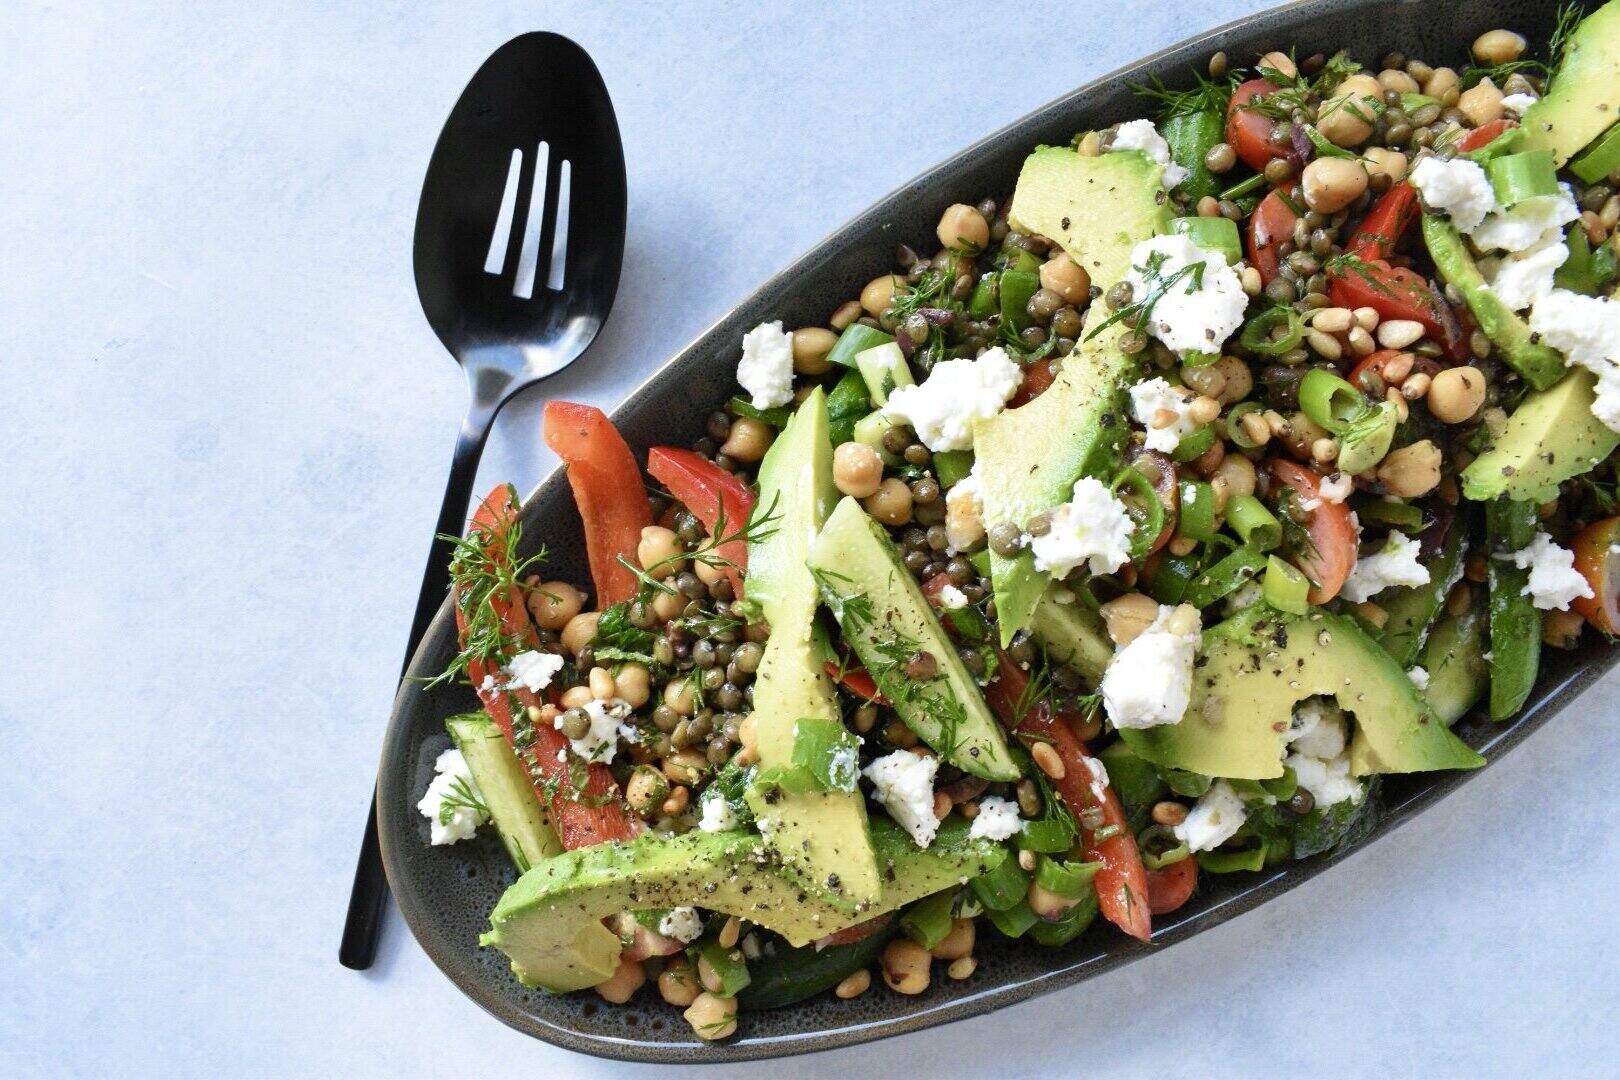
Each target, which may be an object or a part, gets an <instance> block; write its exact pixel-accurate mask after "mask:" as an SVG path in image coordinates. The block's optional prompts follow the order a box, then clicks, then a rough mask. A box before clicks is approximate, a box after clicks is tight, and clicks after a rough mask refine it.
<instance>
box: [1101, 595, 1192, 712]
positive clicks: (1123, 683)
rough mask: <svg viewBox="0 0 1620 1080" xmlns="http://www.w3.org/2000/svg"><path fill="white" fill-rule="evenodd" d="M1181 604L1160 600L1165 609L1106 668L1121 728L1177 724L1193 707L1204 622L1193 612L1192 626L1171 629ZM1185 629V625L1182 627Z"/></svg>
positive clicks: (1111, 707) (1107, 689) (1111, 706)
mask: <svg viewBox="0 0 1620 1080" xmlns="http://www.w3.org/2000/svg"><path fill="white" fill-rule="evenodd" d="M1179 610H1180V609H1178V608H1174V607H1171V606H1170V605H1169V604H1161V605H1159V614H1158V616H1157V617H1156V618H1155V619H1154V620H1153V622H1152V623H1151V624H1150V625H1149V626H1148V628H1147V629H1146V630H1144V631H1142V632H1141V633H1140V634H1138V635H1137V636H1136V637H1135V638H1134V639H1133V640H1132V641H1131V642H1130V644H1128V645H1126V646H1125V647H1124V648H1123V649H1121V650H1119V652H1117V653H1115V654H1114V658H1113V660H1111V661H1110V662H1109V664H1108V670H1107V671H1105V672H1104V673H1103V680H1102V696H1103V705H1104V707H1105V708H1106V709H1107V710H1108V719H1110V720H1112V721H1113V723H1114V726H1115V727H1116V728H1147V727H1156V726H1158V725H1159V724H1174V723H1178V722H1180V720H1181V717H1182V714H1183V713H1185V712H1186V711H1187V702H1188V700H1189V699H1190V698H1191V696H1192V678H1193V658H1194V657H1195V656H1196V654H1197V652H1198V642H1199V622H1198V618H1197V613H1196V611H1194V609H1192V608H1188V609H1186V610H1187V611H1190V612H1193V616H1192V619H1191V623H1192V628H1191V629H1190V630H1188V631H1186V632H1184V633H1176V632H1174V631H1173V630H1172V629H1171V626H1170V623H1171V620H1172V618H1174V619H1175V620H1176V621H1178V622H1179V621H1185V619H1186V617H1185V616H1184V615H1177V612H1178V611H1179ZM1178 629H1179V628H1178Z"/></svg>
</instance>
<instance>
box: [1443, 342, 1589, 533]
mask: <svg viewBox="0 0 1620 1080" xmlns="http://www.w3.org/2000/svg"><path fill="white" fill-rule="evenodd" d="M1596 383H1597V377H1596V376H1594V375H1593V374H1592V373H1591V372H1589V371H1587V370H1585V369H1584V368H1575V369H1572V370H1571V371H1570V372H1569V373H1568V374H1567V375H1565V376H1564V378H1563V380H1562V381H1561V382H1559V383H1558V384H1557V385H1555V386H1553V387H1552V388H1551V389H1548V390H1539V391H1532V392H1531V393H1529V394H1526V395H1525V398H1524V400H1523V401H1522V402H1520V403H1519V407H1518V408H1517V409H1515V410H1513V415H1512V416H1509V417H1508V422H1507V428H1506V429H1505V430H1503V432H1502V434H1501V435H1499V436H1497V437H1496V438H1495V439H1493V440H1492V441H1491V445H1490V448H1489V449H1487V450H1486V451H1485V452H1484V453H1483V454H1481V455H1479V457H1477V458H1475V459H1474V460H1473V461H1472V462H1470V463H1469V465H1468V467H1467V468H1466V469H1464V470H1463V471H1462V481H1463V494H1464V495H1465V496H1466V497H1468V498H1469V499H1472V500H1474V501H1475V502H1485V501H1487V500H1490V499H1494V498H1496V497H1497V496H1499V495H1505V496H1507V497H1508V498H1510V499H1515V500H1519V501H1524V502H1537V503H1542V502H1546V501H1547V500H1548V499H1551V498H1553V497H1555V496H1556V495H1557V494H1558V485H1559V484H1561V483H1563V482H1564V481H1565V480H1568V479H1569V478H1570V477H1572V476H1579V475H1581V474H1582V473H1584V472H1586V471H1588V470H1589V469H1591V468H1592V467H1593V466H1594V465H1596V464H1597V463H1598V462H1600V461H1602V460H1603V459H1604V458H1606V457H1608V456H1609V452H1610V451H1611V450H1613V449H1614V448H1615V447H1616V446H1620V435H1617V434H1615V433H1614V432H1613V431H1610V430H1609V428H1608V427H1607V426H1606V425H1605V424H1604V423H1603V421H1601V420H1599V419H1598V418H1597V417H1595V416H1593V415H1592V402H1594V401H1595V400H1597V391H1596V389H1595V386H1596Z"/></svg>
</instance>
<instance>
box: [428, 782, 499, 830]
mask: <svg viewBox="0 0 1620 1080" xmlns="http://www.w3.org/2000/svg"><path fill="white" fill-rule="evenodd" d="M457 810H471V811H472V812H473V813H474V814H475V815H477V816H478V817H480V818H488V817H489V816H490V814H489V804H488V803H486V802H484V800H483V798H482V797H480V795H479V794H478V792H477V791H476V790H475V789H474V788H473V786H472V785H471V784H470V783H468V782H467V778H466V777H464V776H458V777H456V778H455V779H453V780H451V781H450V790H449V792H448V793H446V795H445V796H444V798H443V799H442V800H441V801H440V802H439V824H440V825H448V824H450V822H451V820H452V819H454V817H455V816H456V811H457Z"/></svg>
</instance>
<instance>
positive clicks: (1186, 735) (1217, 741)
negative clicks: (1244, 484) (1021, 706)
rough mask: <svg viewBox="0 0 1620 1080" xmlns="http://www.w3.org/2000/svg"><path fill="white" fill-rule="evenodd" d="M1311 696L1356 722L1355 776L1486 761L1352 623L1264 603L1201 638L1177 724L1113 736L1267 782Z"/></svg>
mask: <svg viewBox="0 0 1620 1080" xmlns="http://www.w3.org/2000/svg"><path fill="white" fill-rule="evenodd" d="M1318 695H1327V696H1331V697H1333V698H1334V699H1335V700H1337V701H1338V703H1339V706H1340V707H1341V708H1343V709H1344V710H1346V711H1347V712H1350V713H1353V714H1354V715H1355V718H1356V733H1355V737H1354V738H1353V739H1352V740H1351V743H1350V771H1351V773H1352V774H1354V775H1356V776H1366V775H1368V774H1370V773H1398V772H1427V771H1429V770H1433V769H1472V768H1477V767H1478V766H1480V765H1483V764H1485V759H1484V758H1482V757H1480V756H1479V755H1478V754H1476V753H1474V751H1472V750H1470V749H1469V748H1468V746H1467V745H1466V744H1464V743H1463V741H1462V740H1461V739H1459V738H1457V737H1456V736H1455V735H1453V734H1452V733H1451V732H1450V731H1449V730H1447V728H1446V726H1445V725H1444V724H1442V723H1440V722H1439V720H1438V719H1436V717H1435V715H1434V713H1433V712H1431V711H1430V709H1429V707H1428V705H1426V704H1425V703H1424V701H1423V698H1422V697H1421V696H1419V694H1418V692H1417V688H1416V687H1415V686H1413V685H1412V680H1411V679H1410V678H1408V677H1407V674H1406V672H1405V671H1404V670H1403V669H1402V668H1401V666H1400V665H1399V664H1397V663H1396V662H1395V661H1394V660H1393V659H1391V657H1390V655H1389V654H1388V653H1386V652H1385V651H1384V650H1383V649H1381V648H1379V647H1378V645H1377V643H1375V642H1374V641H1373V640H1372V639H1371V638H1369V637H1368V636H1367V635H1366V634H1365V633H1363V632H1362V631H1361V630H1360V628H1358V627H1357V626H1356V624H1355V623H1354V622H1352V621H1351V620H1350V619H1348V618H1345V617H1343V616H1339V615H1330V614H1327V613H1326V612H1322V611H1313V612H1310V613H1308V614H1305V615H1287V614H1283V613H1281V612H1279V611H1276V610H1275V609H1272V608H1270V607H1267V606H1263V605H1262V606H1257V607H1254V608H1251V609H1250V610H1248V611H1246V612H1244V613H1242V614H1241V615H1238V616H1235V617H1234V618H1231V619H1228V620H1227V621H1226V622H1223V623H1221V624H1220V625H1218V626H1215V627H1213V628H1211V629H1209V630H1206V631H1205V632H1204V638H1203V646H1202V650H1201V655H1200V656H1199V667H1198V670H1197V673H1196V674H1195V675H1194V677H1193V692H1192V701H1191V703H1190V704H1189V705H1188V706H1187V713H1186V715H1185V716H1183V717H1182V719H1181V722H1180V723H1178V724H1166V725H1163V726H1160V727H1152V728H1143V729H1140V730H1130V729H1127V730H1125V731H1122V732H1120V735H1121V737H1123V738H1124V740H1125V742H1126V743H1127V744H1129V745H1130V747H1131V749H1132V750H1134V751H1135V752H1136V753H1137V754H1138V755H1139V756H1141V757H1144V758H1147V759H1148V760H1149V761H1151V762H1153V763H1154V764H1156V765H1161V766H1166V767H1169V768H1175V769H1186V770H1189V771H1191V772H1196V773H1203V774H1204V775H1206V776H1225V777H1231V778H1233V779H1240V780H1269V779H1271V778H1273V777H1277V776H1281V775H1282V774H1283V763H1282V757H1283V749H1284V746H1285V743H1286V740H1287V737H1288V725H1289V722H1290V721H1291V719H1292V718H1293V712H1294V706H1295V705H1296V704H1298V703H1299V702H1301V701H1303V700H1305V699H1306V698H1308V697H1315V696H1318Z"/></svg>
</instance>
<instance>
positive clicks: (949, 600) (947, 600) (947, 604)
mask: <svg viewBox="0 0 1620 1080" xmlns="http://www.w3.org/2000/svg"><path fill="white" fill-rule="evenodd" d="M939 602H940V604H942V605H943V606H944V608H945V610H946V611H961V610H962V609H963V608H965V607H967V606H968V598H967V593H965V592H963V591H962V590H961V589H958V588H957V587H956V586H955V585H947V586H945V587H944V588H943V589H941V590H939Z"/></svg>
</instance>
